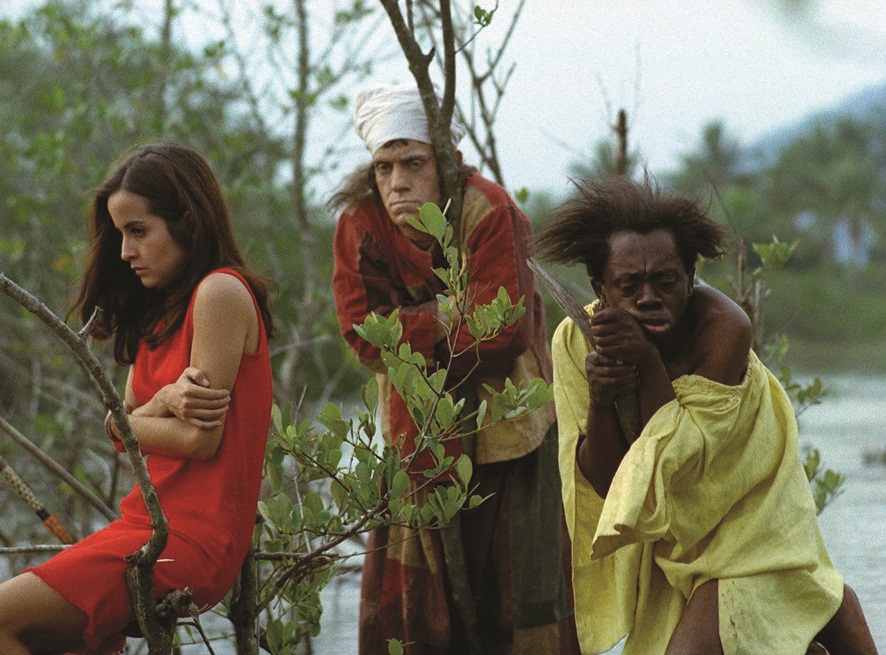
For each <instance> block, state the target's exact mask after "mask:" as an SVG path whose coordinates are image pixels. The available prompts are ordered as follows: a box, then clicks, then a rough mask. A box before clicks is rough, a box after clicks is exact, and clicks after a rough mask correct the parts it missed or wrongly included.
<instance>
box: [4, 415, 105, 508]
mask: <svg viewBox="0 0 886 655" xmlns="http://www.w3.org/2000/svg"><path fill="white" fill-rule="evenodd" d="M0 428H2V429H3V430H4V431H5V432H6V433H7V434H8V435H9V436H10V437H12V438H13V439H14V440H15V441H16V442H17V443H18V444H19V445H20V446H22V447H23V448H24V449H25V450H27V451H28V452H29V453H31V455H33V456H34V457H35V458H36V459H37V461H38V462H40V463H41V464H42V465H43V466H44V467H45V468H46V470H48V471H50V472H51V473H52V474H53V475H56V476H58V477H59V478H60V479H61V480H63V481H64V482H65V484H67V485H68V486H70V487H71V489H73V490H74V491H75V492H76V493H78V494H79V495H80V496H82V497H83V498H84V499H85V500H86V502H88V503H89V504H90V505H92V506H93V507H95V508H96V509H97V510H98V511H99V512H100V513H101V514H102V516H104V517H105V518H106V519H108V520H109V521H113V520H115V519H117V518H118V515H117V513H116V512H115V511H114V510H112V509H111V508H110V507H108V506H107V505H106V504H105V503H104V501H103V500H102V499H101V498H99V497H98V496H96V495H95V494H94V493H93V492H92V491H91V490H90V489H88V488H87V487H86V486H85V485H83V484H82V483H81V482H80V481H79V480H78V479H77V478H75V477H74V476H73V475H71V474H70V473H69V472H68V470H67V469H65V468H64V467H63V466H62V465H61V464H59V463H58V462H56V461H55V460H54V459H52V458H51V457H50V456H49V455H47V454H46V453H45V452H43V451H42V450H41V449H40V447H39V446H37V444H35V443H34V442H32V441H31V440H30V439H28V438H27V437H26V436H25V435H23V434H22V433H21V432H19V431H18V430H16V429H15V427H13V426H12V425H10V424H9V423H8V422H7V421H6V420H5V419H4V418H3V417H2V416H0Z"/></svg>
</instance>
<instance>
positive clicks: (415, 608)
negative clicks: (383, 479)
mask: <svg viewBox="0 0 886 655" xmlns="http://www.w3.org/2000/svg"><path fill="white" fill-rule="evenodd" d="M354 125H355V127H356V130H357V133H358V134H359V136H360V137H361V139H363V141H364V143H365V144H366V147H367V149H368V150H369V152H370V154H371V156H372V162H371V164H369V165H368V166H365V167H362V168H360V169H358V170H357V171H356V172H355V173H353V174H352V175H351V177H350V178H348V180H346V182H345V183H344V185H343V186H342V188H341V189H340V190H339V191H338V192H337V193H336V194H335V195H334V196H333V198H332V199H331V200H330V202H329V206H330V208H332V209H334V210H340V211H342V212H343V213H342V214H341V218H340V219H339V222H338V227H337V230H336V235H335V242H334V256H335V271H334V274H333V289H334V294H335V301H336V305H337V310H338V318H339V323H340V327H341V333H342V336H343V337H344V338H345V340H346V341H347V343H348V344H349V345H350V346H351V348H352V349H353V350H354V352H355V353H356V354H357V356H358V358H359V359H360V361H361V362H362V363H363V364H365V365H366V366H367V367H368V368H369V369H370V370H372V371H374V372H375V373H376V374H377V378H378V382H379V387H380V399H381V425H382V429H383V432H384V434H385V438H386V439H388V440H389V441H390V442H391V443H398V444H400V445H401V446H402V448H403V452H404V454H407V453H409V452H410V451H414V440H415V437H416V435H417V434H418V428H417V426H416V425H415V423H414V421H413V420H412V418H411V417H410V415H409V412H408V411H407V409H406V405H405V404H404V401H403V399H402V398H401V397H400V396H399V395H398V393H397V391H396V390H395V389H394V388H393V387H392V385H391V383H390V380H389V379H388V377H387V375H386V372H385V371H386V369H385V367H384V366H383V364H382V362H381V359H380V354H379V351H378V350H377V349H376V348H374V347H373V346H372V345H370V344H369V343H368V342H366V341H364V340H363V339H362V338H361V337H360V336H359V335H358V334H357V333H356V331H355V330H354V325H355V324H357V325H359V324H361V323H363V321H364V320H365V319H366V317H367V316H368V315H369V313H370V312H375V313H376V314H382V315H389V314H390V313H391V312H392V311H394V310H398V311H399V319H400V321H401V323H402V325H403V340H404V341H408V342H409V344H410V345H411V347H412V350H413V352H418V353H421V354H423V355H424V356H425V358H426V361H428V362H429V363H430V364H431V366H434V365H436V366H439V367H440V368H446V369H447V372H448V373H447V385H448V386H449V387H454V386H455V385H456V384H460V385H461V386H460V389H464V390H466V393H467V395H468V396H469V398H468V402H480V401H482V400H484V399H486V398H488V393H487V392H486V390H485V389H484V386H483V385H490V386H492V387H495V388H498V389H501V388H503V386H504V384H505V380H506V379H507V378H510V379H511V380H512V381H513V382H514V383H515V384H518V383H519V382H520V381H522V380H530V379H534V378H543V379H545V380H546V381H548V382H550V380H551V375H552V370H551V358H550V352H549V350H548V347H547V333H546V325H545V311H544V304H543V301H542V297H541V294H540V293H539V290H538V287H537V286H536V283H535V279H534V277H533V275H532V273H531V271H530V270H529V268H528V267H527V265H526V259H527V257H528V256H529V255H530V247H531V239H532V228H531V224H530V222H529V219H528V218H527V217H526V216H525V215H524V214H523V212H521V211H520V209H519V207H517V205H516V203H515V202H514V201H513V200H512V199H511V198H510V197H509V196H508V194H507V192H506V191H505V190H504V189H503V188H501V187H500V186H499V185H497V184H495V183H493V182H491V181H489V180H487V179H484V178H483V177H481V176H480V175H478V174H477V173H476V171H475V170H473V169H471V168H469V167H467V166H465V165H464V164H463V163H462V160H461V152H459V151H456V160H457V162H456V163H457V164H458V166H459V173H460V179H461V181H462V189H463V192H464V194H463V209H462V218H461V228H460V229H461V244H462V249H463V251H464V253H465V254H466V255H467V257H468V262H469V275H470V279H469V291H468V294H467V297H468V298H469V299H470V304H471V306H472V307H473V306H474V305H482V304H486V303H489V302H490V301H491V300H492V299H493V298H495V296H496V294H497V293H498V292H499V289H500V288H503V289H504V290H505V291H506V293H507V294H508V296H509V297H510V299H511V301H512V302H514V303H516V302H517V301H518V300H519V299H520V298H523V299H524V300H523V303H524V306H525V307H526V313H525V314H524V315H523V316H522V318H520V319H519V320H518V321H517V323H516V324H515V325H513V326H511V327H508V328H506V329H504V330H503V331H502V332H501V333H500V334H499V335H498V336H496V337H495V338H493V339H490V340H488V341H484V342H482V343H480V344H479V345H478V346H475V347H474V346H473V338H472V337H471V336H470V334H469V333H468V330H466V329H462V330H459V331H458V332H455V333H453V335H452V336H451V337H449V338H447V331H446V330H445V329H444V325H445V324H446V320H447V319H446V318H445V317H444V316H443V315H442V314H441V312H440V310H439V308H438V302H437V295H438V294H441V293H445V287H444V285H443V283H442V282H441V281H440V280H439V278H437V276H436V275H435V274H434V272H433V269H434V268H435V267H440V266H443V265H444V263H445V262H444V259H443V253H442V251H441V248H440V246H439V244H438V243H437V242H436V241H435V240H434V239H433V237H430V236H429V235H427V234H425V233H423V232H420V231H418V230H416V229H415V228H413V227H412V226H410V225H409V223H408V222H407V218H408V217H416V218H417V217H418V211H419V208H420V207H421V206H422V205H423V204H424V203H426V202H434V203H437V204H438V205H440V206H441V207H442V206H445V204H446V201H447V198H444V197H443V195H442V190H441V184H440V176H439V174H438V170H437V162H436V159H435V152H434V148H433V146H432V145H431V137H430V131H429V129H428V121H427V119H426V116H425V111H424V107H423V105H422V103H421V99H420V97H419V94H418V90H417V89H416V87H415V86H414V85H412V84H402V85H396V86H377V87H373V88H371V89H367V90H365V91H362V92H361V93H359V94H358V96H357V97H356V100H355V103H354ZM450 134H451V137H452V143H453V146H455V147H457V146H458V143H459V141H460V140H461V138H462V136H463V135H464V129H463V128H462V127H461V126H459V125H457V124H455V123H454V124H453V126H452V129H451V131H450ZM467 311H471V308H470V307H469V308H468V310H467ZM455 320H458V316H455V317H454V318H453V321H455ZM445 446H446V450H447V455H452V456H454V457H458V456H459V455H461V454H462V452H463V444H462V441H461V440H459V439H450V440H447V441H446V442H445ZM469 447H470V446H469ZM472 448H473V453H472V458H473V463H474V467H473V478H472V480H471V486H472V488H474V487H476V493H478V494H480V495H482V496H484V497H487V496H488V500H486V501H485V502H484V503H482V504H481V505H480V506H479V507H476V508H474V509H471V510H464V511H462V512H461V513H460V522H461V531H462V544H461V545H462V548H463V552H464V561H465V566H464V569H463V570H460V571H459V570H456V567H455V566H450V560H449V559H447V555H450V553H449V552H445V553H444V544H443V539H442V537H441V532H440V531H439V530H413V529H409V528H405V527H402V526H390V527H383V528H378V529H376V530H374V531H373V532H372V534H371V536H370V544H369V548H368V551H369V552H368V554H367V556H366V560H365V563H364V569H363V589H362V598H361V609H360V653H362V654H363V655H375V654H377V653H385V652H387V641H388V639H392V638H395V639H399V640H401V641H402V642H405V643H406V644H408V645H407V652H408V653H410V654H412V655H424V654H430V653H459V654H461V653H468V652H473V651H470V650H469V644H470V643H472V642H473V643H476V641H478V640H479V641H480V642H481V643H482V647H483V649H484V650H483V651H482V652H488V653H492V652H494V653H514V654H517V653H534V654H541V655H544V654H546V653H550V654H552V655H553V654H554V653H557V654H559V653H577V652H578V650H577V637H576V635H575V628H574V621H573V620H572V615H571V609H570V604H569V593H568V575H567V574H566V573H565V571H564V562H566V561H568V546H566V540H565V536H563V535H565V530H563V529H562V527H563V525H564V524H563V518H562V508H561V502H560V495H559V477H558V474H557V464H556V454H557V435H556V426H555V423H554V410H553V407H552V406H551V405H548V406H546V407H543V408H542V409H539V410H537V411H536V412H533V413H532V414H530V415H529V416H528V417H526V418H523V419H519V420H514V421H504V422H501V423H497V424H495V425H493V426H489V427H486V428H485V429H483V430H481V431H480V432H479V433H478V434H477V435H476V438H475V439H474V440H473V444H472ZM417 460H418V461H416V462H415V463H414V465H413V466H412V468H411V469H410V474H411V476H412V474H413V473H415V472H420V471H421V470H423V469H425V468H430V467H431V466H432V464H431V458H430V456H429V455H428V454H427V453H424V452H423V453H420V454H419V457H418V458H417ZM413 484H414V485H415V486H416V488H418V487H420V486H423V485H426V484H427V480H426V478H424V477H423V476H421V475H414V477H413ZM439 484H446V482H440V483H439ZM417 493H418V494H423V495H424V496H426V495H427V489H426V487H425V488H424V489H423V490H419V491H417ZM459 576H462V577H463V578H467V582H468V583H469V586H470V591H471V595H472V596H473V599H471V600H473V601H474V603H473V604H475V605H476V615H475V616H467V617H463V616H462V613H464V611H465V607H466V606H465V604H464V603H463V600H464V599H463V598H462V599H461V600H459V599H457V598H454V594H453V593H452V587H451V581H452V580H453V579H455V578H458V577H459ZM469 605H470V603H469ZM466 624H467V625H466Z"/></svg>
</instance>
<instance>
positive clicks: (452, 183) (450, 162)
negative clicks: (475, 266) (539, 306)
mask: <svg viewBox="0 0 886 655" xmlns="http://www.w3.org/2000/svg"><path fill="white" fill-rule="evenodd" d="M379 1H380V2H381V4H382V6H383V7H384V9H385V11H386V12H387V13H388V17H389V18H390V21H391V26H392V27H393V28H394V33H395V34H396V35H397V40H398V41H399V42H400V47H401V48H402V49H403V54H404V55H405V56H406V61H407V62H408V63H409V70H410V71H411V72H412V76H413V77H414V78H415V83H416V84H417V85H418V93H419V96H421V101H422V105H423V106H424V108H425V114H426V116H427V118H428V129H429V130H430V133H431V141H432V142H433V143H432V145H433V146H434V154H435V156H436V160H437V170H439V171H440V179H441V187H442V189H441V190H442V191H443V198H444V199H445V200H448V201H449V211H448V212H447V215H446V219H447V220H448V221H449V224H450V225H452V230H453V240H452V245H453V246H455V247H456V248H458V247H460V245H461V207H462V189H461V185H460V184H459V179H458V166H457V165H456V163H455V147H454V146H453V145H452V138H451V137H450V130H451V125H452V112H453V108H454V106H455V62H454V56H455V49H454V46H453V45H452V44H451V43H449V44H444V58H445V61H446V63H445V64H444V70H445V71H446V73H447V75H446V81H445V86H444V89H443V106H442V107H441V106H439V105H438V104H437V94H436V93H435V92H434V84H433V82H432V81H431V75H430V73H429V71H428V68H429V67H430V64H431V62H432V61H433V59H434V52H433V50H432V51H431V52H429V53H427V54H425V53H424V52H422V49H421V46H419V44H418V42H417V41H416V40H415V34H414V33H413V32H412V30H411V29H409V27H408V26H407V24H406V21H405V20H404V19H403V14H402V13H401V12H400V6H399V4H398V2H397V0H379ZM440 8H441V14H442V17H441V20H442V21H443V25H444V32H445V31H446V30H447V29H448V30H449V32H448V36H449V41H452V15H451V10H450V6H449V0H440ZM446 25H448V27H446ZM449 73H451V77H450V74H449Z"/></svg>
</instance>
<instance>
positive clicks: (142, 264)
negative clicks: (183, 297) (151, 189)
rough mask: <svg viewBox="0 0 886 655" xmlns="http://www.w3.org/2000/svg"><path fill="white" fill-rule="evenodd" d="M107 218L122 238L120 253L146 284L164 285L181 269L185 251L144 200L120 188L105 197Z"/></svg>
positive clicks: (155, 286) (153, 285)
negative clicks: (109, 217) (106, 198)
mask: <svg viewBox="0 0 886 655" xmlns="http://www.w3.org/2000/svg"><path fill="white" fill-rule="evenodd" d="M108 212H109V213H110V214H111V220H112V221H113V222H114V227H116V228H117V229H118V230H119V231H120V234H121V235H122V237H123V246H122V248H121V251H120V256H121V257H122V258H123V261H125V262H128V263H129V265H130V267H131V268H132V270H133V272H134V273H135V274H136V275H137V276H138V278H139V279H140V280H141V283H142V284H143V285H144V286H146V287H154V288H160V287H164V286H166V285H167V284H169V283H170V282H172V280H174V279H175V277H176V275H177V274H178V273H179V272H180V271H181V269H182V267H183V265H184V262H185V257H186V254H185V251H184V250H182V248H181V246H179V245H178V243H176V241H175V239H173V238H172V235H171V234H170V233H169V227H168V226H167V225H166V221H165V220H163V219H162V218H161V217H159V216H157V215H155V214H152V213H150V211H148V201H147V200H146V199H145V198H144V197H143V196H140V195H137V194H135V193H132V192H130V191H126V190H125V189H120V190H119V191H115V192H114V193H112V194H111V195H110V196H109V197H108Z"/></svg>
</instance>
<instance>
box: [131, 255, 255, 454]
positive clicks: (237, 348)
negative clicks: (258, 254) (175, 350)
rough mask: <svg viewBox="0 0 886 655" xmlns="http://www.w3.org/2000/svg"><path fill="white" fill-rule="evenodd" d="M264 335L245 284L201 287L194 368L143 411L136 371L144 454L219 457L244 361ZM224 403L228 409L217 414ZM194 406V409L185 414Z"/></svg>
mask: <svg viewBox="0 0 886 655" xmlns="http://www.w3.org/2000/svg"><path fill="white" fill-rule="evenodd" d="M258 330H259V323H258V316H257V315H256V312H255V308H254V306H253V303H252V298H251V297H250V295H249V292H248V290H247V289H246V288H245V287H244V286H243V284H242V283H241V282H240V281H239V280H237V279H236V278H235V277H233V276H230V275H226V274H224V273H218V274H213V275H211V276H209V277H207V278H206V279H205V280H204V281H203V282H202V283H201V284H200V287H199V288H198V290H197V298H196V300H195V304H194V338H193V341H192V344H191V361H190V364H191V366H190V367H189V368H188V369H186V370H185V371H184V372H183V374H182V377H180V378H179V380H178V381H177V382H176V383H174V384H173V385H167V386H166V387H164V388H163V389H161V390H160V392H158V393H157V395H156V396H155V397H154V398H152V399H151V400H150V401H148V402H147V403H145V404H144V405H142V406H135V398H134V396H133V394H132V391H131V371H130V381H129V382H127V390H126V403H127V409H128V410H130V421H131V424H132V428H133V431H134V432H135V436H136V438H137V439H138V442H139V446H140V447H141V449H142V451H144V452H146V453H160V454H164V455H171V456H176V457H194V458H198V459H208V458H210V457H212V456H213V455H214V454H215V452H216V450H217V449H218V446H219V444H220V443H221V438H222V434H223V431H224V414H225V413H226V411H227V402H228V398H229V396H230V391H231V389H232V388H233V386H234V380H235V379H236V377H237V371H238V369H239V367H240V359H241V358H242V356H243V354H244V353H246V352H254V350H255V348H256V347H257V343H258ZM195 399H196V400H195ZM220 400H223V402H224V407H221V408H220V407H215V408H214V409H213V408H212V406H214V405H218V404H219V401H220ZM189 404H190V406H191V408H190V409H183V407H185V406H187V405H189ZM195 405H196V406H197V407H198V409H196V410H195V409H194V406H195ZM206 416H208V417H209V418H208V419H207V418H201V417H206Z"/></svg>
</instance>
